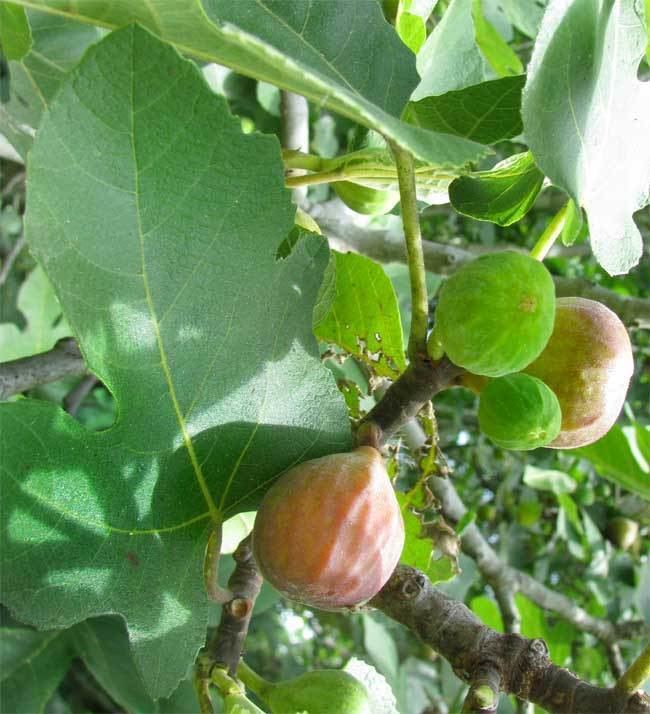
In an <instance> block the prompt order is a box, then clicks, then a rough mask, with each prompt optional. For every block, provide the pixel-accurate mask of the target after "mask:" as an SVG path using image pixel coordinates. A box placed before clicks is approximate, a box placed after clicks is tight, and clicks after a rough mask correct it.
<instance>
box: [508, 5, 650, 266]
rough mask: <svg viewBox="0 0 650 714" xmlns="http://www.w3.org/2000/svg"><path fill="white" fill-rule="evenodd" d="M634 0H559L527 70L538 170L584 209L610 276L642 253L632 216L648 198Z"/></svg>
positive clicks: (642, 39) (647, 97) (641, 39)
mask: <svg viewBox="0 0 650 714" xmlns="http://www.w3.org/2000/svg"><path fill="white" fill-rule="evenodd" d="M639 5H640V4H639V3H638V2H635V0H553V1H552V2H551V3H550V4H549V7H548V10H547V12H546V15H545V16H544V21H543V23H542V27H541V29H540V32H539V35H538V38H537V42H536V43H535V50H534V52H533V57H532V59H531V63H530V67H529V70H528V79H527V83H526V88H525V90H524V99H523V105H522V116H523V120H524V133H525V136H526V139H527V142H528V145H529V147H530V149H531V151H532V152H533V156H534V157H535V161H536V162H537V165H538V166H539V168H540V169H541V170H542V171H543V172H544V174H545V175H546V176H548V177H549V178H550V179H551V181H552V182H553V183H554V184H556V185H557V186H560V187H561V188H563V189H565V190H566V191H567V192H568V193H569V194H570V196H571V198H573V200H574V201H575V202H576V204H577V205H579V206H582V207H583V208H584V209H585V211H586V212H587V217H588V220H589V230H590V235H591V243H592V246H593V250H594V254H595V255H596V258H597V259H598V261H599V263H600V264H601V265H602V266H603V268H605V270H607V271H608V272H609V273H611V274H612V275H616V274H619V273H626V272H628V271H629V270H630V269H631V268H632V267H634V266H635V265H636V264H637V263H638V261H639V258H640V257H641V253H642V249H643V245H642V240H641V234H640V233H639V230H638V228H637V227H636V225H635V224H634V221H633V219H632V214H633V213H634V211H636V210H638V209H639V208H642V207H643V206H645V205H646V204H647V203H648V202H649V201H650V84H648V83H647V82H646V83H644V82H640V81H638V80H637V68H638V66H639V61H640V60H641V57H642V56H643V53H644V51H645V47H646V42H647V40H646V34H645V28H644V26H643V20H642V18H641V17H640V16H639V15H638V8H639Z"/></svg>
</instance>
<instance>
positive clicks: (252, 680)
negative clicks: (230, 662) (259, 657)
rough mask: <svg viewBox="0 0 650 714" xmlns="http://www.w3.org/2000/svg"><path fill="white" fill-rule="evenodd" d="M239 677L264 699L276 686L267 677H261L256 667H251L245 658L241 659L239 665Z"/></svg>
mask: <svg viewBox="0 0 650 714" xmlns="http://www.w3.org/2000/svg"><path fill="white" fill-rule="evenodd" d="M237 677H239V679H241V681H242V682H243V683H244V684H245V685H246V687H248V689H250V690H251V692H254V693H255V694H257V696H258V697H260V699H264V700H265V699H266V697H267V695H268V693H269V690H270V689H272V688H273V687H274V686H275V685H274V684H272V683H271V682H269V681H268V680H267V679H264V677H260V675H259V674H258V673H257V672H256V671H255V670H254V669H251V668H250V667H249V666H248V665H247V664H246V662H244V660H243V659H241V660H239V665H238V666H237Z"/></svg>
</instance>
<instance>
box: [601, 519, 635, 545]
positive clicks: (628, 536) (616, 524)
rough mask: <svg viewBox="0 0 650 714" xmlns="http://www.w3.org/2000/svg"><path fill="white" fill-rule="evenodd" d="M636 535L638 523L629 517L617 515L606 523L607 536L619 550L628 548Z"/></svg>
mask: <svg viewBox="0 0 650 714" xmlns="http://www.w3.org/2000/svg"><path fill="white" fill-rule="evenodd" d="M638 535H639V524H638V523H637V522H636V521H633V520H632V519H631V518H625V517H624V516H618V517H617V518H612V519H611V520H610V521H609V522H608V523H607V537H608V538H609V539H610V540H611V541H612V543H613V544H614V545H615V546H617V547H618V548H621V550H629V549H630V548H631V547H632V546H633V545H634V541H635V540H636V539H637V536H638Z"/></svg>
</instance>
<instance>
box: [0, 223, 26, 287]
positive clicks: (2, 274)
mask: <svg viewBox="0 0 650 714" xmlns="http://www.w3.org/2000/svg"><path fill="white" fill-rule="evenodd" d="M26 245H27V242H26V240H25V234H24V233H21V234H20V236H19V237H18V240H17V241H16V242H15V243H14V244H13V246H12V247H11V250H10V251H9V252H8V253H7V257H6V258H5V261H4V263H3V264H2V268H0V287H2V286H3V285H4V284H5V283H6V282H7V278H8V277H9V273H10V272H11V268H12V267H13V264H14V263H15V262H16V258H18V256H19V255H20V253H21V252H22V250H23V248H24V247H25V246H26Z"/></svg>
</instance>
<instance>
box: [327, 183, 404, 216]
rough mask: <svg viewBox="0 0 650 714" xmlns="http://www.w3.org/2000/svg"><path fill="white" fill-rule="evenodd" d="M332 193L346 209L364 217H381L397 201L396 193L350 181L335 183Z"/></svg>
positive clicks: (397, 195)
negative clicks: (333, 192)
mask: <svg viewBox="0 0 650 714" xmlns="http://www.w3.org/2000/svg"><path fill="white" fill-rule="evenodd" d="M334 191H335V193H336V195H337V196H338V197H339V198H340V199H341V201H343V203H345V205H346V206H347V207H348V208H351V209H352V210H353V211H356V212H357V213H363V214H364V215H366V216H382V215H383V214H384V213H388V212H389V211H391V210H392V209H393V208H394V207H395V205H396V204H397V202H398V201H399V193H398V192H397V191H381V190H379V189H376V188H370V187H369V186H362V185H361V184H358V183H353V182H352V181H337V182H336V183H334Z"/></svg>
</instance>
